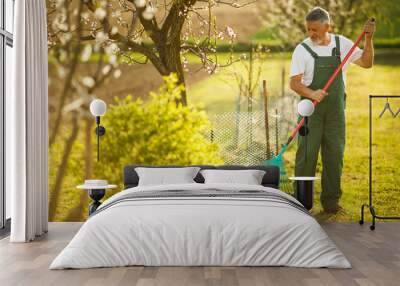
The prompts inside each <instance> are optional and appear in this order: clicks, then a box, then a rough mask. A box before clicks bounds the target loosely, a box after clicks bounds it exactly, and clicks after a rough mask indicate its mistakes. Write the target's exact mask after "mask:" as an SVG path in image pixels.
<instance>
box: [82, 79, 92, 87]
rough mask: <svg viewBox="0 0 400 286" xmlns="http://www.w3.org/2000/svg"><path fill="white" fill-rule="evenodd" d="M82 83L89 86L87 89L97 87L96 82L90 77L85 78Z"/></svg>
mask: <svg viewBox="0 0 400 286" xmlns="http://www.w3.org/2000/svg"><path fill="white" fill-rule="evenodd" d="M82 83H83V85H85V86H87V87H89V88H90V87H94V85H95V81H94V79H93V78H92V77H90V76H85V77H83V78H82Z"/></svg>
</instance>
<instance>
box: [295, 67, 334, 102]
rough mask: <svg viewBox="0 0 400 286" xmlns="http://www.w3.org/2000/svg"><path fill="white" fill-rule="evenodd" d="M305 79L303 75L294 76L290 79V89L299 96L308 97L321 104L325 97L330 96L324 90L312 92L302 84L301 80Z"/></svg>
mask: <svg viewBox="0 0 400 286" xmlns="http://www.w3.org/2000/svg"><path fill="white" fill-rule="evenodd" d="M302 77H303V75H302V74H299V75H295V76H292V77H291V78H290V88H291V89H292V90H293V91H294V92H296V93H297V94H299V95H301V96H304V97H307V98H308V99H311V100H313V101H314V100H316V101H317V102H321V101H322V100H323V99H324V97H325V96H327V95H328V93H327V92H325V91H323V90H322V89H317V90H312V89H310V88H308V87H307V86H305V85H304V84H303V83H302V82H301V78H302Z"/></svg>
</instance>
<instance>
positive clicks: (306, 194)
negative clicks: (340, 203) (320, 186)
mask: <svg viewBox="0 0 400 286" xmlns="http://www.w3.org/2000/svg"><path fill="white" fill-rule="evenodd" d="M289 179H290V180H292V181H296V191H295V197H296V199H297V200H298V201H299V202H300V203H302V204H303V206H304V207H305V208H306V209H307V210H311V209H312V207H313V202H314V181H315V180H319V178H318V177H290V178H289Z"/></svg>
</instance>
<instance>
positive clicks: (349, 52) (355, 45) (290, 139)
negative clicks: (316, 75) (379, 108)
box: [286, 19, 375, 145]
mask: <svg viewBox="0 0 400 286" xmlns="http://www.w3.org/2000/svg"><path fill="white" fill-rule="evenodd" d="M371 21H375V19H371ZM364 35H365V30H363V31H362V33H361V34H360V35H359V36H358V38H357V40H356V41H355V42H354V44H353V46H352V47H351V49H350V50H349V51H348V52H347V54H346V56H345V57H344V59H343V61H342V62H341V63H340V65H338V66H337V68H336V69H335V72H334V73H333V74H332V75H331V77H330V78H329V80H328V81H327V83H326V84H325V86H324V87H323V88H322V90H323V91H325V92H326V91H327V90H328V88H329V87H330V86H331V84H332V83H333V81H334V80H335V78H336V77H337V75H338V74H339V72H340V71H341V69H342V67H343V66H344V65H345V63H346V62H347V60H348V59H349V58H350V56H351V54H352V53H353V51H354V50H355V48H356V47H357V46H358V44H359V43H360V41H361V40H362V38H363V37H364ZM313 104H314V106H317V104H318V101H316V100H314V101H313ZM303 124H304V117H303V118H302V119H301V120H300V122H299V124H297V126H296V128H295V129H294V130H293V132H292V134H291V135H290V137H289V139H288V141H287V143H286V145H289V144H290V142H292V140H293V138H294V137H295V136H296V134H297V132H299V129H300V128H301V126H303Z"/></svg>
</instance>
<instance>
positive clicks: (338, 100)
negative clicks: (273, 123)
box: [295, 36, 345, 210]
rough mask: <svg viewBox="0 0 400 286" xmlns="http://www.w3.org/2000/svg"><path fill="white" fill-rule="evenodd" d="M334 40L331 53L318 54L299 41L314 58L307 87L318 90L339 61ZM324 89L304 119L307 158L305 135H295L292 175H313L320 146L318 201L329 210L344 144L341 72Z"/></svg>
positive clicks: (337, 188)
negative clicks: (305, 120) (306, 127)
mask: <svg viewBox="0 0 400 286" xmlns="http://www.w3.org/2000/svg"><path fill="white" fill-rule="evenodd" d="M335 42H336V48H334V49H333V50H332V56H318V55H317V54H316V53H315V52H314V51H313V50H312V49H311V48H310V47H309V46H308V45H306V44H305V43H302V45H303V47H304V48H305V49H306V50H307V51H308V52H309V53H310V54H311V55H312V57H313V58H314V77H313V80H312V83H311V84H310V85H309V86H308V87H309V88H310V89H312V90H317V89H322V88H323V87H324V85H325V84H326V83H327V81H328V80H329V78H330V77H331V75H332V74H333V73H334V71H335V68H336V67H337V66H338V65H339V64H340V43H339V37H338V36H335ZM327 92H328V95H327V96H326V97H325V98H324V99H323V100H322V101H321V102H320V103H318V105H317V106H316V107H315V111H314V113H313V114H312V115H311V116H310V117H309V119H308V127H309V130H310V132H309V133H308V135H307V137H308V138H307V145H308V147H307V158H306V156H305V155H306V154H305V148H306V145H305V138H304V137H303V136H298V149H297V153H296V166H295V175H296V176H315V169H316V166H317V161H318V153H319V149H320V147H321V157H322V178H321V179H322V180H321V186H322V193H321V204H322V206H323V208H324V210H331V209H335V208H336V207H337V205H338V202H339V198H340V196H341V194H342V191H341V188H340V178H341V176H342V168H343V155H344V146H345V112H344V108H345V86H344V82H343V76H342V71H340V73H339V74H338V76H337V77H336V79H335V80H334V81H333V83H332V85H331V86H330V87H329V89H328V90H327ZM302 99H304V98H302Z"/></svg>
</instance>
